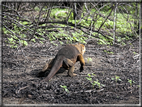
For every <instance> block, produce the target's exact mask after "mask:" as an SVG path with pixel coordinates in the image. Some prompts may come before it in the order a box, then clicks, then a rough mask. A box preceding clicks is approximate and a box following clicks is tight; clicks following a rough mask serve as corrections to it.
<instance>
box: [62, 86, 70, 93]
mask: <svg viewBox="0 0 142 107" xmlns="http://www.w3.org/2000/svg"><path fill="white" fill-rule="evenodd" d="M60 87H62V88H63V89H64V90H65V91H66V92H67V93H69V90H68V89H67V86H65V85H60Z"/></svg>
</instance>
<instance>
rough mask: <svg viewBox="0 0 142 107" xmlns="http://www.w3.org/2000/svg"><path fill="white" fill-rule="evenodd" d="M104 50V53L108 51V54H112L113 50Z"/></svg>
mask: <svg viewBox="0 0 142 107" xmlns="http://www.w3.org/2000/svg"><path fill="white" fill-rule="evenodd" d="M104 52H106V53H108V54H114V52H112V51H107V50H104Z"/></svg>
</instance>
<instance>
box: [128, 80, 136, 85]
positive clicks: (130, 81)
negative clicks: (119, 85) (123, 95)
mask: <svg viewBox="0 0 142 107" xmlns="http://www.w3.org/2000/svg"><path fill="white" fill-rule="evenodd" d="M127 80H128V82H129V83H130V86H132V83H135V81H132V80H130V79H127Z"/></svg>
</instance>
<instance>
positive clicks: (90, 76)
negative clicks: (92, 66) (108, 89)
mask: <svg viewBox="0 0 142 107" xmlns="http://www.w3.org/2000/svg"><path fill="white" fill-rule="evenodd" d="M87 75H88V77H86V79H87V80H89V81H90V83H91V84H92V87H93V88H94V86H95V85H97V86H98V87H99V89H100V88H101V86H105V85H103V84H101V83H100V82H99V81H98V79H97V80H96V81H93V80H92V77H94V76H96V74H93V73H92V74H87Z"/></svg>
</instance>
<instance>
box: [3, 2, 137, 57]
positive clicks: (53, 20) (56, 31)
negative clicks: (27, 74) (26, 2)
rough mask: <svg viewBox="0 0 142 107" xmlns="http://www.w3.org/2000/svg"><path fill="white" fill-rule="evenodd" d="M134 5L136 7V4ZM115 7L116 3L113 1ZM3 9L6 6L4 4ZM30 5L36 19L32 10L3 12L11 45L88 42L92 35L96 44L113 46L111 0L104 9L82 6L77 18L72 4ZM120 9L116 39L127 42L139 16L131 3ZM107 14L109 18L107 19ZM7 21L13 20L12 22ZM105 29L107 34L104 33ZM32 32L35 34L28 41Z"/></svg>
mask: <svg viewBox="0 0 142 107" xmlns="http://www.w3.org/2000/svg"><path fill="white" fill-rule="evenodd" d="M17 5H20V4H17ZM131 5H132V6H136V4H131ZM72 6H73V5H72ZM113 6H115V5H114V4H113ZM138 6H139V4H138ZM41 7H42V8H41ZM122 7H123V8H122ZM3 8H4V9H7V8H5V6H3ZM9 8H11V7H9ZM26 8H29V7H26ZM30 8H31V9H33V10H32V12H33V13H32V14H33V15H35V16H34V18H33V16H31V15H32V14H30V11H29V12H26V11H25V13H24V12H23V15H21V16H16V14H14V13H13V16H11V15H7V14H6V15H5V13H3V14H4V15H3V16H4V17H3V19H4V23H3V24H4V26H3V27H2V30H3V34H5V35H9V37H8V38H7V40H6V42H7V43H8V46H10V47H12V48H17V47H18V46H19V44H20V46H21V45H22V46H27V45H28V44H29V42H34V43H35V42H39V43H44V41H46V40H47V39H48V40H50V41H51V43H52V44H53V45H57V44H56V43H54V41H56V40H58V41H59V43H60V44H64V43H75V42H80V43H83V44H86V41H87V40H88V39H91V38H96V39H98V42H97V43H98V44H101V45H113V41H114V37H113V36H114V33H113V32H114V31H113V32H112V30H113V29H114V19H113V18H114V11H113V10H112V8H111V6H110V4H109V3H108V5H106V6H104V7H103V6H102V7H101V9H100V8H99V7H98V6H96V7H92V6H91V4H89V3H88V4H87V5H86V6H85V5H83V6H82V12H81V16H80V17H79V18H77V19H74V12H73V7H71V6H70V7H68V8H67V7H66V8H61V7H60V6H56V5H55V7H54V5H53V6H52V7H50V6H49V7H48V6H47V5H46V6H45V5H43V6H41V5H38V4H37V5H35V6H34V7H30ZM128 8H129V10H127V12H123V11H126V9H128ZM117 9H118V10H117V13H116V19H117V20H116V23H115V27H116V29H115V32H116V35H115V42H117V43H119V44H121V45H126V42H125V41H127V40H131V39H132V38H133V37H134V36H135V32H134V31H133V29H135V28H136V25H135V23H136V20H135V17H136V16H134V15H133V14H135V11H136V9H132V7H131V6H127V5H126V6H125V5H124V6H121V5H119V6H118V7H117ZM137 9H139V7H138V8H137ZM120 10H121V11H122V12H120ZM15 11H17V10H15ZM18 11H19V13H20V11H23V10H20V9H19V10H18ZM110 12H111V14H110ZM132 13H133V14H132ZM8 14H9V13H8ZM14 15H15V16H16V17H15V16H14ZM107 16H109V17H108V18H107ZM28 17H30V18H28ZM137 17H139V15H138V16H137ZM32 18H33V19H32ZM42 20H43V21H42ZM39 22H42V24H41V23H40V24H39ZM44 22H45V23H44ZM7 23H11V25H8V24H7ZM68 23H70V24H68ZM102 31H103V32H105V33H101V32H102ZM37 34H38V35H39V36H37ZM31 35H32V36H33V37H32V38H31V39H30V40H29V38H30V37H31ZM28 40H29V41H28ZM111 54H113V53H111Z"/></svg>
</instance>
